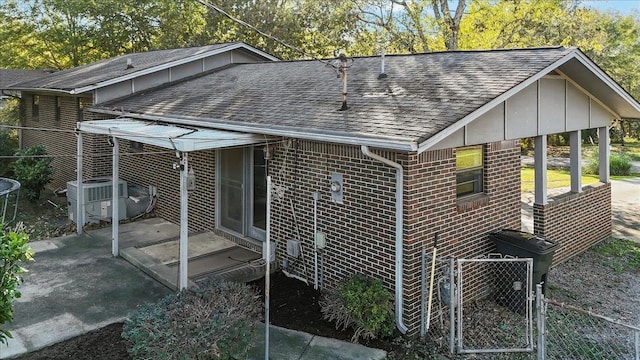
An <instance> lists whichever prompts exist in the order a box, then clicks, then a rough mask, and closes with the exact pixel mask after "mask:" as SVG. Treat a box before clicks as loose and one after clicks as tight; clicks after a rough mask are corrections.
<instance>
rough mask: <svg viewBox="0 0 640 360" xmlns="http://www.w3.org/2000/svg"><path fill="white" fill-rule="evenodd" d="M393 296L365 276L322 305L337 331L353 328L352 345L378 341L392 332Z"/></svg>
mask: <svg viewBox="0 0 640 360" xmlns="http://www.w3.org/2000/svg"><path fill="white" fill-rule="evenodd" d="M392 300H393V295H392V294H391V293H390V292H389V291H388V290H387V289H385V288H384V286H383V285H382V281H380V280H378V279H374V278H371V277H367V276H364V275H354V276H351V277H349V278H347V279H345V280H344V281H343V282H341V283H340V284H338V286H337V287H336V288H335V289H334V290H332V291H328V292H327V293H326V294H325V295H324V296H323V298H322V300H321V301H320V307H321V311H322V315H323V317H324V318H325V319H327V320H329V321H332V322H335V323H336V329H339V328H342V329H347V328H353V329H354V330H355V333H354V334H353V337H352V338H351V341H352V342H358V339H359V338H361V337H362V338H365V339H375V338H378V337H384V336H389V335H391V334H392V332H393V303H392Z"/></svg>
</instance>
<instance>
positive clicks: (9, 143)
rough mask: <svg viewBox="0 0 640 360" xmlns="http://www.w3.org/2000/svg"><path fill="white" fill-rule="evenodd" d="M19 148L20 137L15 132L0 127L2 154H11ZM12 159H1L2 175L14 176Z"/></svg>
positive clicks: (0, 152) (0, 153)
mask: <svg viewBox="0 0 640 360" xmlns="http://www.w3.org/2000/svg"><path fill="white" fill-rule="evenodd" d="M16 150H18V138H17V136H15V133H14V132H12V131H9V130H6V129H0V156H11V155H13V154H15V153H16ZM11 161H12V160H11V159H0V177H12V176H13V173H12V172H11Z"/></svg>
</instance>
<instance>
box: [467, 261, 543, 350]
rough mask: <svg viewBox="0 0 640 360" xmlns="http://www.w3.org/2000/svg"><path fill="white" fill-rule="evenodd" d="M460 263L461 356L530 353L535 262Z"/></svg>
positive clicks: (531, 345) (531, 347)
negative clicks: (470, 354)
mask: <svg viewBox="0 0 640 360" xmlns="http://www.w3.org/2000/svg"><path fill="white" fill-rule="evenodd" d="M457 261H458V269H457V273H458V280H457V287H458V291H457V306H456V307H457V321H456V323H457V324H456V325H457V329H456V337H457V349H456V350H457V352H458V353H463V354H465V353H497V352H501V353H506V352H532V351H533V330H532V329H533V321H532V312H533V311H532V300H533V291H532V283H533V260H532V259H519V258H501V256H500V255H499V254H496V255H495V256H490V257H489V258H481V259H470V260H469V259H459V260H457Z"/></svg>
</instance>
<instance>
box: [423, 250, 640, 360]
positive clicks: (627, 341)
mask: <svg viewBox="0 0 640 360" xmlns="http://www.w3.org/2000/svg"><path fill="white" fill-rule="evenodd" d="M430 265H431V258H430V257H429V256H428V255H427V254H424V253H423V272H422V279H423V282H422V289H423V291H422V293H423V305H424V306H423V308H422V315H423V317H422V328H421V335H422V336H423V337H424V338H426V340H427V341H428V342H429V343H430V346H434V347H435V348H437V349H438V352H440V353H442V354H447V355H450V356H455V354H473V355H470V356H472V357H473V358H476V359H527V360H528V359H538V360H546V359H563V360H564V359H569V360H572V359H575V360H578V359H580V360H582V359H588V360H596V359H602V360H604V359H630V360H631V359H634V360H640V327H637V326H632V325H628V324H624V323H622V322H621V321H619V320H615V319H611V318H608V317H606V316H602V315H599V314H596V313H594V312H592V311H586V310H583V309H580V308H577V307H573V306H570V305H567V304H563V303H559V302H556V301H554V300H551V299H547V298H545V297H544V295H543V294H542V285H540V284H538V285H537V286H536V290H535V293H534V291H533V279H532V275H533V262H532V260H531V259H526V258H519V259H516V258H499V257H496V256H494V257H493V258H491V256H490V257H488V258H481V259H458V260H455V261H454V260H453V259H449V260H441V259H437V260H436V265H435V271H434V275H433V277H431V276H430V275H431V274H430V270H431V266H430ZM431 279H433V286H431ZM430 291H431V293H432V296H431V302H432V304H431V315H430V316H428V315H427V310H428V306H427V305H428V302H427V300H428V295H429V292H430ZM534 299H535V306H534V302H533V300H534ZM534 313H535V317H534ZM427 318H428V319H427ZM534 320H535V324H534ZM427 324H428V326H427ZM467 356H469V355H467ZM456 358H457V357H456Z"/></svg>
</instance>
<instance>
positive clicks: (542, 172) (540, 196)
mask: <svg viewBox="0 0 640 360" xmlns="http://www.w3.org/2000/svg"><path fill="white" fill-rule="evenodd" d="M534 162H535V163H534V166H535V187H536V189H535V201H536V204H540V205H546V204H547V135H538V136H536V140H535V147H534Z"/></svg>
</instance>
